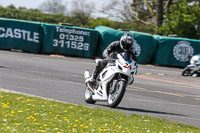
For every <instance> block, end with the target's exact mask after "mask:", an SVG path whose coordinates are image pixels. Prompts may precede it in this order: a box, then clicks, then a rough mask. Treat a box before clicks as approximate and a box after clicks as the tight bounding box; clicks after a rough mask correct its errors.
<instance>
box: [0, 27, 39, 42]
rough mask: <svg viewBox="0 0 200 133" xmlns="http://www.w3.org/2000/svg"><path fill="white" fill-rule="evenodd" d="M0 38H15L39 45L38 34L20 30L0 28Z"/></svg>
mask: <svg viewBox="0 0 200 133" xmlns="http://www.w3.org/2000/svg"><path fill="white" fill-rule="evenodd" d="M0 38H16V39H23V40H26V41H30V42H35V43H39V33H37V32H31V31H27V30H22V29H12V28H7V29H6V28H3V27H0Z"/></svg>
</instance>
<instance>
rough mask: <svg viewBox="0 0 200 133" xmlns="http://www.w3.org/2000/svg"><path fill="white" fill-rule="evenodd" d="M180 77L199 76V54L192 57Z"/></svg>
mask: <svg viewBox="0 0 200 133" xmlns="http://www.w3.org/2000/svg"><path fill="white" fill-rule="evenodd" d="M182 76H193V77H199V76H200V54H199V55H194V56H192V58H191V59H190V64H189V65H188V66H187V67H186V68H184V70H183V71H182Z"/></svg>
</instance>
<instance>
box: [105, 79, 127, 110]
mask: <svg viewBox="0 0 200 133" xmlns="http://www.w3.org/2000/svg"><path fill="white" fill-rule="evenodd" d="M125 91H126V81H125V80H118V81H117V83H116V86H115V90H114V91H110V92H109V95H108V106H109V107H111V108H115V107H117V105H119V103H120V102H121V100H122V98H123V96H124V93H125Z"/></svg>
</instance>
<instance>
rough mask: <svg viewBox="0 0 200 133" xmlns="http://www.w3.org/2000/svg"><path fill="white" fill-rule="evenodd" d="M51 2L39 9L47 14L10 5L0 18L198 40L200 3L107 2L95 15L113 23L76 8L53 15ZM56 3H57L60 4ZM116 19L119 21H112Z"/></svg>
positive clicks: (173, 0) (198, 0)
mask: <svg viewBox="0 0 200 133" xmlns="http://www.w3.org/2000/svg"><path fill="white" fill-rule="evenodd" d="M51 1H52V2H54V3H53V4H54V5H55V0H47V2H46V3H44V4H43V5H42V8H43V10H45V7H46V8H47V7H48V13H47V12H46V13H44V11H41V10H38V9H27V8H25V7H19V8H16V7H14V6H13V5H10V6H8V7H6V8H5V7H1V6H0V17H3V18H12V19H20V20H28V21H37V22H44V23H50V24H59V23H65V24H69V25H73V26H77V27H85V28H91V29H93V28H95V27H96V26H99V25H104V26H108V27H111V28H114V29H122V30H133V31H140V32H146V33H150V34H159V35H164V36H168V35H172V34H173V35H176V36H178V37H185V38H192V39H200V0H133V1H132V2H131V3H130V2H129V3H127V0H122V3H118V2H111V3H109V4H108V5H107V6H105V8H102V10H101V11H99V12H102V13H104V14H107V15H108V16H110V17H113V18H115V19H114V20H113V19H108V18H94V17H91V15H90V14H89V15H88V13H89V12H91V10H89V11H88V12H84V11H83V10H81V9H79V10H78V8H74V9H77V10H75V11H73V14H71V15H69V14H68V15H66V14H64V13H63V12H60V11H57V10H56V9H55V8H54V9H52V10H53V11H54V12H52V13H51V12H50V11H51V9H49V7H52V6H50V5H48V3H49V4H52V3H50V2H51ZM58 3H61V0H59V1H58ZM75 5H78V4H75ZM118 5H120V6H121V7H119V6H118ZM85 6H87V5H85ZM58 7H59V8H58V9H62V10H63V11H64V8H63V5H58ZM61 7H62V8H61ZM114 7H118V8H114ZM122 7H123V8H122ZM88 9H89V7H88ZM110 10H111V11H110ZM109 11H110V12H109ZM117 19H120V20H119V21H116V20H117Z"/></svg>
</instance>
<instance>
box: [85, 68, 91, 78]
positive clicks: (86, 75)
mask: <svg viewBox="0 0 200 133" xmlns="http://www.w3.org/2000/svg"><path fill="white" fill-rule="evenodd" d="M84 78H85V80H87V79H89V78H90V71H89V70H86V71H85V72H84Z"/></svg>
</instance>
